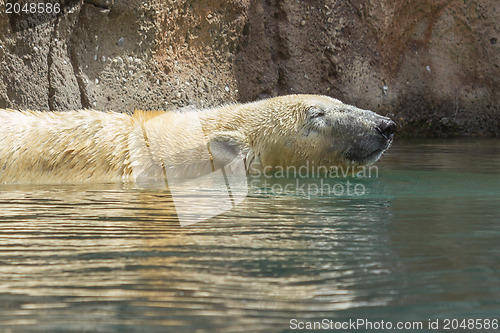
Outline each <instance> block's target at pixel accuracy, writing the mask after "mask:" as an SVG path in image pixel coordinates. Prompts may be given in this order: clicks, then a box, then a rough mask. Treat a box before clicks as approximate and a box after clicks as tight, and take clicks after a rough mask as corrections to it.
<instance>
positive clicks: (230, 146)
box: [208, 131, 249, 169]
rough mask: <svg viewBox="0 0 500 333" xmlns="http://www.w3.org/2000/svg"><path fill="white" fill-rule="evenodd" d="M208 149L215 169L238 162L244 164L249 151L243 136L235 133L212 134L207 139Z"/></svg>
mask: <svg viewBox="0 0 500 333" xmlns="http://www.w3.org/2000/svg"><path fill="white" fill-rule="evenodd" d="M208 147H209V149H210V153H211V155H212V158H213V162H214V167H215V169H219V168H222V167H224V166H227V165H230V164H232V163H233V164H234V163H235V162H237V161H238V160H240V161H242V162H243V163H244V161H245V158H246V155H247V154H248V151H249V149H248V146H247V143H246V139H245V136H244V135H242V134H241V133H239V132H236V131H227V132H218V133H214V134H212V135H211V136H210V137H209V138H208Z"/></svg>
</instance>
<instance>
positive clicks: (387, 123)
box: [376, 119, 396, 140]
mask: <svg viewBox="0 0 500 333" xmlns="http://www.w3.org/2000/svg"><path fill="white" fill-rule="evenodd" d="M376 129H377V131H378V132H379V133H380V134H382V136H383V137H384V138H386V139H387V140H392V138H394V133H395V132H396V123H395V122H393V121H392V120H390V119H387V120H385V119H384V120H382V122H381V123H380V124H379V125H378V126H377V127H376Z"/></svg>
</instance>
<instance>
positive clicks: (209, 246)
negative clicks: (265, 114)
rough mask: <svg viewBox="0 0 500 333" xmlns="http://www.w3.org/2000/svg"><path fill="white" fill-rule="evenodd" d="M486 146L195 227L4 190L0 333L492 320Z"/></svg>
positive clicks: (103, 194) (146, 193)
mask: <svg viewBox="0 0 500 333" xmlns="http://www.w3.org/2000/svg"><path fill="white" fill-rule="evenodd" d="M479 141H480V142H482V143H481V144H479V147H482V148H478V143H477V141H470V142H469V141H457V142H455V141H439V142H437V143H435V144H432V143H429V142H423V143H415V142H409V143H404V142H403V143H401V145H400V146H399V147H398V145H397V144H396V146H395V147H394V149H393V150H391V151H390V152H389V153H388V154H387V156H385V157H384V160H383V162H382V163H381V164H380V165H379V167H380V170H381V172H380V175H379V177H378V178H373V179H359V180H352V179H351V180H352V181H356V182H361V183H362V184H363V186H364V187H365V188H366V193H365V194H364V195H363V196H359V197H356V196H329V195H315V196H314V195H313V196H310V197H309V196H304V195H300V194H297V193H298V192H297V191H293V190H292V191H290V193H270V192H269V191H267V192H266V191H262V188H258V186H254V187H252V188H250V195H249V196H248V197H246V198H245V200H244V201H243V202H242V203H241V204H240V205H238V206H237V207H236V208H235V209H233V210H231V211H228V212H226V213H224V214H222V215H219V216H217V217H214V218H211V219H209V220H206V221H204V222H201V223H197V224H195V225H191V226H188V227H180V224H179V221H178V219H177V216H176V214H175V209H174V205H173V201H172V198H171V197H169V196H168V195H166V193H165V192H164V191H162V190H144V189H139V188H135V187H130V186H129V187H127V186H118V185H93V186H88V185H78V186H62V185H58V186H54V187H47V186H13V185H9V186H2V187H1V188H0V300H1V302H0V303H1V305H0V309H1V312H0V327H1V328H13V329H24V330H27V329H28V330H31V329H35V328H36V329H40V330H64V331H70V330H94V329H96V330H102V331H107V330H110V331H116V330H123V329H125V330H126V329H128V330H134V331H136V330H140V329H144V330H145V329H149V330H157V331H165V328H166V327H167V326H168V327H169V328H175V331H189V332H191V331H195V330H196V329H198V330H199V331H209V332H212V331H238V330H240V331H245V330H246V331H249V330H250V331H259V330H261V331H283V330H286V329H287V328H289V321H290V319H291V318H298V319H301V320H306V319H322V318H330V319H334V320H341V319H342V318H344V319H345V318H378V319H384V320H394V321H398V320H405V319H408V320H424V321H427V319H428V318H431V317H432V318H433V317H436V316H440V315H449V316H455V317H456V316H458V317H467V318H469V317H490V318H491V317H492V316H494V315H496V314H498V311H499V309H500V303H499V301H498V299H500V291H499V290H498V284H499V282H500V273H499V269H500V262H499V259H498V258H500V248H499V246H498V244H499V241H498V240H499V238H500V226H498V220H499V219H500V209H499V208H498V207H499V205H498V204H499V194H500V193H499V185H500V177H499V174H498V166H499V165H500V164H499V161H500V160H499V157H498V156H495V154H493V151H495V150H494V149H491V148H492V147H493V148H495V147H496V148H499V145H498V143H497V141H481V140H479ZM485 144H486V145H488V146H489V147H488V148H487V147H483V146H482V145H485ZM477 151H480V152H481V154H478V155H477V156H476V158H475V163H476V166H475V169H474V170H471V168H469V167H468V164H469V160H470V157H469V154H470V153H474V154H475V152H477ZM488 151H491V153H489V154H488V153H487V152H488ZM496 151H498V149H496ZM442 155H443V156H442ZM446 156H448V157H449V159H450V160H452V161H453V163H447V162H446V161H447V159H446ZM495 168H496V169H495ZM286 181H288V180H286V179H285V180H283V179H275V180H274V182H275V183H277V184H278V183H281V184H282V183H283V182H286ZM305 181H306V182H309V183H314V182H317V181H318V180H315V179H310V180H305ZM336 181H337V182H338V181H339V180H336ZM342 181H344V180H342ZM254 185H255V184H254ZM257 185H258V184H257Z"/></svg>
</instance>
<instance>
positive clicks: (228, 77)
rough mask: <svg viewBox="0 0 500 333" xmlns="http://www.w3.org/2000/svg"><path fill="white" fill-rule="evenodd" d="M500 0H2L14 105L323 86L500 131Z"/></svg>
mask: <svg viewBox="0 0 500 333" xmlns="http://www.w3.org/2000/svg"><path fill="white" fill-rule="evenodd" d="M27 1H28V0H27ZM497 1H498V0H477V1H468V0H467V1H463V0H455V1H453V0H446V1H445V0H412V1H394V0H392V1H391V0H354V1H337V0H318V1H302V0H282V1H280V0H254V1H251V0H171V1H169V0H153V1H142V0H79V1H74V0H73V1H72V0H61V1H59V3H61V5H62V11H61V13H59V14H57V15H55V14H37V13H35V14H26V13H20V14H6V13H5V8H6V7H5V3H6V2H9V1H8V0H4V1H3V2H2V1H1V0H0V107H3V108H5V107H9V108H22V109H40V110H67V109H78V108H96V109H102V110H115V111H120V112H132V111H133V110H134V109H170V108H175V107H179V106H184V105H190V104H191V105H195V106H198V107H210V106H215V105H220V104H224V103H231V102H245V101H251V100H255V99H258V98H264V97H269V96H276V95H283V94H290V93H316V94H325V95H330V96H333V97H336V98H339V99H341V100H343V101H345V102H347V103H351V104H354V105H356V106H358V107H362V108H367V109H372V110H374V111H376V112H378V113H380V114H384V115H389V116H391V117H392V118H393V119H394V120H396V121H397V122H398V124H399V125H400V134H401V135H408V136H432V135H482V136H484V135H499V134H500V110H499V109H500V89H499V86H500V68H499V65H500V55H499V54H500V52H499V51H500V44H499V43H498V40H499V39H500V8H499V6H498V3H497ZM38 2H40V1H38ZM45 2H55V0H46V1H45Z"/></svg>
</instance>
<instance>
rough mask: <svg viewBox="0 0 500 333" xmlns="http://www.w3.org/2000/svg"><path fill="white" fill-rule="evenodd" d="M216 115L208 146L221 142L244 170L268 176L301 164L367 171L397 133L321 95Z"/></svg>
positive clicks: (279, 100) (382, 119) (369, 113)
mask: <svg viewBox="0 0 500 333" xmlns="http://www.w3.org/2000/svg"><path fill="white" fill-rule="evenodd" d="M221 110H222V111H219V113H218V115H219V117H221V113H222V114H223V115H225V116H223V117H221V118H223V119H224V121H222V122H221V123H220V124H219V125H220V126H218V128H217V129H216V131H215V134H214V135H213V136H212V137H211V139H210V142H211V144H212V145H213V146H214V147H215V146H217V145H216V144H214V143H220V142H225V143H227V145H225V146H224V147H225V148H224V149H226V150H227V149H228V147H229V150H232V152H233V154H229V155H234V154H243V155H244V156H245V158H246V160H247V161H248V163H249V164H252V163H258V164H259V165H260V167H261V168H264V169H267V170H270V169H273V168H276V167H278V166H279V167H288V166H297V167H298V166H301V165H304V164H306V163H307V164H308V165H316V166H320V165H323V166H326V167H333V166H335V167H344V166H364V165H369V164H372V163H374V162H376V161H377V160H378V159H379V158H380V157H381V156H382V154H383V153H384V152H385V151H386V150H387V149H388V148H389V147H390V145H391V143H392V141H393V138H394V133H395V130H396V124H395V123H394V122H393V121H392V120H391V119H389V118H387V117H383V116H380V115H378V114H376V113H375V112H372V111H368V110H363V109H360V108H357V107H355V106H352V105H348V104H344V103H342V102H341V101H339V100H337V99H334V98H331V97H327V96H320V95H288V96H281V97H276V98H271V99H267V100H262V101H258V102H254V103H248V104H243V105H233V106H229V107H226V108H224V109H221ZM219 146H220V145H219ZM231 147H232V148H231ZM223 155H224V154H223Z"/></svg>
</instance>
